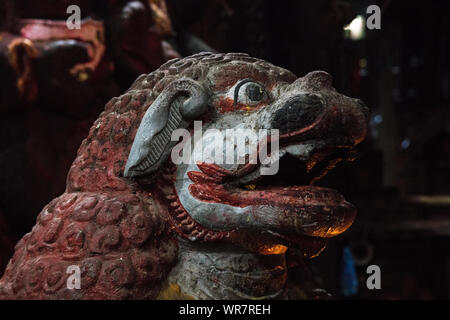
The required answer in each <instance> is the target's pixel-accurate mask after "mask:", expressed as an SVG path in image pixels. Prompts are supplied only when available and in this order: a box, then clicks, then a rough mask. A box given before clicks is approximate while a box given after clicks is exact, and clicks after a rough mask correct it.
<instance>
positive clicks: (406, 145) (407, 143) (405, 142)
mask: <svg viewBox="0 0 450 320" xmlns="http://www.w3.org/2000/svg"><path fill="white" fill-rule="evenodd" d="M410 145H411V140H409V139H408V138H405V139H403V141H402V143H401V144H400V147H401V148H402V149H403V150H405V149H408V148H409V146H410Z"/></svg>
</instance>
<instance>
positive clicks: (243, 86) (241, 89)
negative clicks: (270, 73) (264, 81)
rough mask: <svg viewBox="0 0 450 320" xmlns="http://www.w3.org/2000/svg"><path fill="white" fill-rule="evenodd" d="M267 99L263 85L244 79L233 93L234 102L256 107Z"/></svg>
mask: <svg viewBox="0 0 450 320" xmlns="http://www.w3.org/2000/svg"><path fill="white" fill-rule="evenodd" d="M266 97H267V92H266V90H265V88H264V86H263V85H261V84H259V83H257V82H255V81H253V80H250V79H246V80H243V81H241V82H240V83H238V85H237V86H236V88H235V91H234V102H235V103H236V104H237V103H241V104H245V105H256V104H258V103H259V102H261V101H263V100H264V99H266Z"/></svg>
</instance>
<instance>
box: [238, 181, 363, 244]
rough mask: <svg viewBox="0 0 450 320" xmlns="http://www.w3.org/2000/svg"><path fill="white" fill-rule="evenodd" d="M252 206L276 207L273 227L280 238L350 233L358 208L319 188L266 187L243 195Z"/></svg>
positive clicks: (334, 192)
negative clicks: (278, 212)
mask: <svg viewBox="0 0 450 320" xmlns="http://www.w3.org/2000/svg"><path fill="white" fill-rule="evenodd" d="M243 193H244V194H242V195H241V197H240V198H241V199H242V200H243V199H247V200H246V202H247V203H248V204H251V205H259V206H270V207H276V208H278V210H279V211H280V214H277V215H275V216H274V221H273V225H274V226H275V228H276V230H274V231H276V232H278V233H280V234H302V235H306V236H310V237H320V238H330V237H334V236H336V235H339V234H341V233H343V232H344V231H345V230H347V229H348V228H349V227H350V226H351V224H352V223H353V220H354V219H355V216H356V208H355V207H354V206H353V205H352V204H351V203H349V202H347V201H346V200H345V199H344V197H343V196H342V195H341V194H340V193H338V192H337V191H336V190H334V189H329V188H324V187H316V186H290V187H264V188H262V189H259V190H248V191H245V192H243Z"/></svg>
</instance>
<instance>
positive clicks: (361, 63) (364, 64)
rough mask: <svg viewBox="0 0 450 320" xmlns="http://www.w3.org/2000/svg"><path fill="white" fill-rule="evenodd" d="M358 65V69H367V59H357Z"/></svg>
mask: <svg viewBox="0 0 450 320" xmlns="http://www.w3.org/2000/svg"><path fill="white" fill-rule="evenodd" d="M358 64H359V67H360V68H362V69H364V68H367V59H365V58H362V59H359V61H358Z"/></svg>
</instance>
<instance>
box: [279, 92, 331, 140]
mask: <svg viewBox="0 0 450 320" xmlns="http://www.w3.org/2000/svg"><path fill="white" fill-rule="evenodd" d="M322 110H323V104H322V101H321V99H320V98H319V97H318V96H315V95H299V96H295V97H293V98H291V99H289V100H288V101H287V102H286V103H285V104H283V106H282V107H280V108H279V109H278V110H277V111H275V113H274V115H273V118H272V128H275V129H279V130H280V132H281V133H283V132H289V131H295V130H298V129H301V128H304V127H307V126H309V125H311V124H312V123H313V122H314V121H315V120H316V119H317V117H318V116H319V115H320V114H321V112H322Z"/></svg>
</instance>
